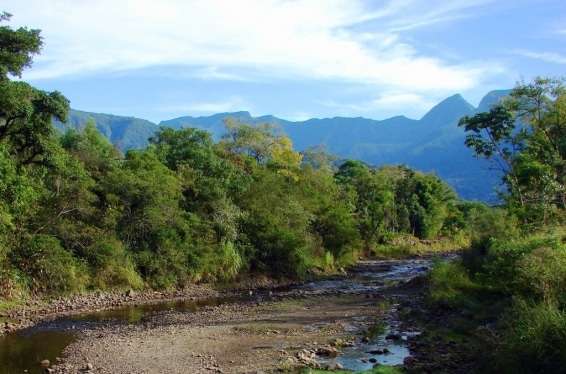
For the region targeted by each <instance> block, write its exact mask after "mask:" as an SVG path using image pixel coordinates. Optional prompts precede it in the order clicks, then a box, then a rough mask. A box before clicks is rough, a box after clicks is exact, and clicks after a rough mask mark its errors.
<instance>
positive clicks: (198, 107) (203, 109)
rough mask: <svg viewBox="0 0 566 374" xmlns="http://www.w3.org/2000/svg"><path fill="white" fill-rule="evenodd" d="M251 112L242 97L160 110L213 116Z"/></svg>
mask: <svg viewBox="0 0 566 374" xmlns="http://www.w3.org/2000/svg"><path fill="white" fill-rule="evenodd" d="M244 109H247V110H251V108H250V105H249V104H248V103H246V101H245V100H244V99H242V98H241V97H231V98H228V99H226V100H221V101H198V102H189V103H181V104H172V105H166V106H162V107H160V108H159V111H161V112H168V113H170V112H173V113H175V112H177V113H183V114H185V113H196V114H213V113H220V112H233V111H239V110H244Z"/></svg>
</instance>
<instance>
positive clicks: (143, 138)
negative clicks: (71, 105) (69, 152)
mask: <svg viewBox="0 0 566 374" xmlns="http://www.w3.org/2000/svg"><path fill="white" fill-rule="evenodd" d="M91 118H92V119H93V120H94V122H95V123H96V128H97V129H98V130H99V131H100V132H101V133H102V134H104V136H106V137H107V138H108V139H110V141H111V142H112V143H113V144H115V145H116V146H117V147H118V148H120V149H121V150H128V149H132V148H144V147H145V146H147V144H148V139H149V138H150V137H151V136H152V135H153V134H154V133H155V131H156V130H157V129H158V127H157V125H156V124H155V123H153V122H150V121H148V120H145V119H140V118H135V117H124V116H116V115H113V114H102V113H90V112H83V111H80V110H74V109H71V112H70V113H69V120H68V121H67V123H65V124H61V123H56V126H57V127H58V128H60V129H64V128H79V129H80V128H82V127H84V125H85V124H86V123H87V121H88V120H89V119H91Z"/></svg>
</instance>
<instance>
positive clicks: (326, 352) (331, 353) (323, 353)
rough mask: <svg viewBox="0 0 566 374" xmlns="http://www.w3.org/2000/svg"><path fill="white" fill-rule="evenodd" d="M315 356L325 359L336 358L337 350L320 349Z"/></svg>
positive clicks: (332, 348) (331, 348)
mask: <svg viewBox="0 0 566 374" xmlns="http://www.w3.org/2000/svg"><path fill="white" fill-rule="evenodd" d="M316 354H317V355H319V356H325V357H336V356H338V350H337V349H336V348H334V347H320V348H319V349H318V350H317V351H316Z"/></svg>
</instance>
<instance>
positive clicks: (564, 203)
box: [460, 78, 566, 223]
mask: <svg viewBox="0 0 566 374" xmlns="http://www.w3.org/2000/svg"><path fill="white" fill-rule="evenodd" d="M565 102H566V89H565V87H564V85H563V81H562V80H556V79H548V78H537V79H535V80H534V81H533V82H532V83H528V84H526V83H521V84H519V85H517V87H515V88H514V89H513V90H512V91H511V94H510V95H509V97H507V98H506V99H505V100H503V101H502V102H501V103H499V104H498V105H496V106H495V107H493V108H492V109H491V110H490V111H489V112H488V113H479V114H477V115H475V116H473V117H464V118H463V119H462V120H461V121H460V126H462V127H464V129H465V130H466V132H468V135H467V137H466V145H468V146H469V147H471V148H472V149H473V150H474V151H475V153H476V154H477V155H478V156H480V157H485V158H488V159H491V160H493V161H494V162H495V163H496V164H497V165H499V166H500V169H501V170H502V172H503V173H504V178H503V180H504V183H505V184H506V186H507V194H506V196H505V198H506V200H507V203H508V205H509V207H511V208H512V209H514V210H515V211H516V213H518V214H519V215H520V216H521V217H522V219H523V220H524V222H526V223H527V222H530V223H536V222H541V223H546V222H547V221H548V219H549V218H551V217H552V216H553V215H554V213H553V212H554V210H556V209H560V210H563V209H564V208H566V195H565V187H564V186H565V182H566V180H565V178H566V168H565V167H566V163H565V157H566V109H565V108H566V104H565Z"/></svg>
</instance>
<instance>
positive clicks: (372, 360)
mask: <svg viewBox="0 0 566 374" xmlns="http://www.w3.org/2000/svg"><path fill="white" fill-rule="evenodd" d="M368 361H369V362H371V363H372V364H375V363H376V362H377V360H376V359H375V358H373V357H372V358H370V359H369V360H368Z"/></svg>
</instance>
